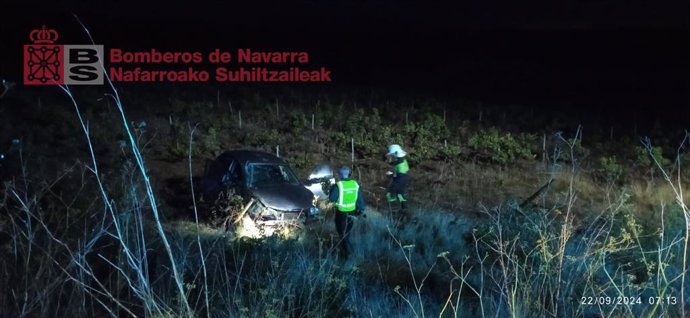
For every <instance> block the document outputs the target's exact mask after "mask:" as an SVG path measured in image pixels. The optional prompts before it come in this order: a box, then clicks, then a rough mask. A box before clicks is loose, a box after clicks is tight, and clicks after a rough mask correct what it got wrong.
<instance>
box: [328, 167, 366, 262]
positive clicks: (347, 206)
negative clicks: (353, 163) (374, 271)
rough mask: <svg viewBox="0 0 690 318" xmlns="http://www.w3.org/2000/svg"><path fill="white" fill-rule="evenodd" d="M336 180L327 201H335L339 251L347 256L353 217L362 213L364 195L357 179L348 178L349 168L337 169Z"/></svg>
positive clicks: (349, 247)
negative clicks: (337, 178)
mask: <svg viewBox="0 0 690 318" xmlns="http://www.w3.org/2000/svg"><path fill="white" fill-rule="evenodd" d="M338 177H339V180H338V182H336V183H335V187H332V188H331V192H330V193H329V196H328V198H329V201H331V202H333V203H335V208H336V211H335V228H336V230H337V231H338V236H339V237H340V241H339V243H338V245H339V246H340V253H341V255H342V256H344V257H345V258H347V257H348V256H349V255H350V252H352V251H351V249H352V247H351V245H350V234H351V232H352V226H353V221H354V217H356V216H365V215H364V208H365V206H364V196H363V195H362V190H361V189H360V188H359V184H358V183H357V181H355V180H352V179H351V178H350V168H348V167H342V168H340V169H339V170H338Z"/></svg>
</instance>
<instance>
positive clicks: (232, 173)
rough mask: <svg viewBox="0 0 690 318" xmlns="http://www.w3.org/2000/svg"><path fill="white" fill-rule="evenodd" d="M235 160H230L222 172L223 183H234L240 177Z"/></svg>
mask: <svg viewBox="0 0 690 318" xmlns="http://www.w3.org/2000/svg"><path fill="white" fill-rule="evenodd" d="M238 166H239V165H238V164H237V162H236V161H232V162H230V165H229V166H228V170H227V171H225V173H224V174H223V179H222V182H223V184H229V183H236V182H238V181H239V179H240V175H239V168H238Z"/></svg>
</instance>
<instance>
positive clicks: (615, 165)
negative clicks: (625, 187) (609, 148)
mask: <svg viewBox="0 0 690 318" xmlns="http://www.w3.org/2000/svg"><path fill="white" fill-rule="evenodd" d="M599 165H600V166H601V172H602V174H603V175H604V177H605V178H606V180H607V181H608V182H613V183H615V182H618V181H620V179H621V178H622V177H623V175H624V173H625V167H623V165H622V164H621V163H620V162H618V160H617V159H616V156H611V157H601V158H599Z"/></svg>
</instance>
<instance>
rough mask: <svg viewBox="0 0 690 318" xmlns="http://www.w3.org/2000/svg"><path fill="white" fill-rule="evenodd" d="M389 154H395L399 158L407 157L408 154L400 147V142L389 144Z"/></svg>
mask: <svg viewBox="0 0 690 318" xmlns="http://www.w3.org/2000/svg"><path fill="white" fill-rule="evenodd" d="M388 154H389V155H394V156H396V157H398V158H402V157H405V156H406V155H407V152H405V150H403V149H402V147H400V145H398V144H392V145H390V146H388Z"/></svg>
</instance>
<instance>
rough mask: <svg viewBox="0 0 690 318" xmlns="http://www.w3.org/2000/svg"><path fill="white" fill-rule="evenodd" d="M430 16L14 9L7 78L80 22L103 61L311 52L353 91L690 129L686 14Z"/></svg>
mask: <svg viewBox="0 0 690 318" xmlns="http://www.w3.org/2000/svg"><path fill="white" fill-rule="evenodd" d="M421 3H422V2H413V1H297V2H288V1H245V2H240V3H236V4H233V3H228V1H215V2H206V3H201V2H199V1H185V2H181V3H179V4H174V3H173V4H169V3H168V2H144V1H108V2H99V1H95V2H91V3H88V4H81V2H77V1H68V2H50V3H49V4H34V3H33V2H32V4H30V5H29V4H21V2H19V1H10V2H9V3H7V2H4V3H3V4H2V5H1V6H0V32H1V33H2V35H3V39H2V52H0V55H1V56H2V62H0V77H5V78H10V79H14V80H15V81H17V82H21V80H20V79H21V49H22V47H21V45H22V44H24V43H26V42H28V39H27V35H28V32H29V31H30V30H32V29H34V28H38V27H40V25H43V24H45V25H47V26H50V27H54V28H56V29H59V30H60V32H61V33H60V34H61V37H62V39H65V41H68V40H66V39H69V40H71V42H84V41H85V40H84V39H85V36H84V34H83V32H81V30H80V29H79V26H78V24H77V23H76V22H75V20H74V18H73V17H72V14H76V15H78V16H79V17H80V19H82V20H83V22H84V23H85V24H86V25H87V26H88V27H89V28H90V30H91V32H92V34H93V35H94V37H95V38H96V42H98V43H102V44H104V45H106V48H107V47H122V48H126V49H130V50H136V49H149V48H157V49H162V50H164V49H170V50H202V51H206V50H209V49H212V48H216V47H219V48H227V49H235V48H239V47H251V48H255V49H266V50H271V49H275V50H280V51H284V50H306V51H308V52H309V54H310V57H311V60H312V64H315V65H327V66H328V67H329V68H331V69H332V70H333V73H334V79H335V80H336V82H335V83H334V85H339V86H343V87H350V86H351V87H368V88H381V89H382V90H386V89H395V90H405V91H410V90H411V91H415V92H422V93H428V94H431V95H439V96H441V95H443V96H452V97H459V96H461V97H465V98H470V99H480V100H487V101H495V102H498V103H506V104H512V103H525V104H529V103H532V104H543V105H552V107H557V106H555V105H558V104H562V103H564V104H569V105H581V107H583V109H590V108H591V109H600V108H602V107H604V108H606V109H609V110H612V111H615V112H619V111H623V113H628V114H629V113H636V115H635V116H638V117H639V116H642V117H644V116H645V114H646V112H658V111H659V109H662V108H666V107H668V108H667V109H672V108H678V107H682V108H683V109H686V110H684V111H683V113H682V114H683V116H686V117H683V116H681V119H683V118H688V122H690V117H688V116H690V114H689V113H688V111H687V108H690V107H688V104H689V101H690V93H689V92H690V89H689V88H690V81H689V78H690V75H689V74H690V59H689V58H688V56H690V49H689V48H688V47H689V45H688V43H689V41H688V40H690V23H689V21H690V17H689V15H690V13H689V12H690V4H689V3H690V2H688V1H675V0H674V1H640V0H632V1H622V0H609V1H606V0H590V1H569V2H563V1H526V2H525V1H507V0H502V1H498V0H493V1H463V2H462V3H460V4H458V3H445V2H437V3H435V4H421ZM182 85H184V84H182ZM673 117H675V118H676V119H678V116H677V114H676V115H674V116H673Z"/></svg>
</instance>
